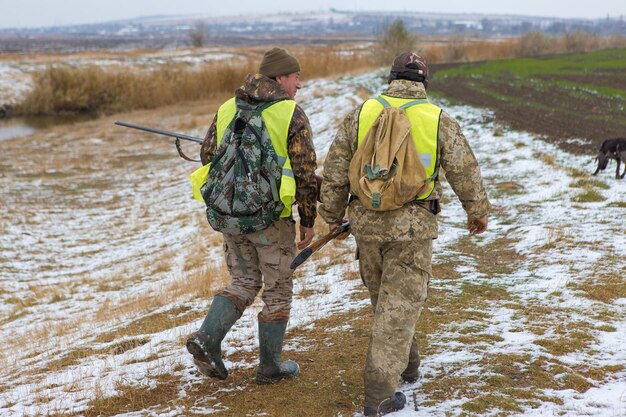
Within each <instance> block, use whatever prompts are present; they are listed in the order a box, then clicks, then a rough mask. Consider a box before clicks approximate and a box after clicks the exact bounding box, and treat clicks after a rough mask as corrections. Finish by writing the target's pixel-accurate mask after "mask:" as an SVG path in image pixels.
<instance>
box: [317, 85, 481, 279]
mask: <svg viewBox="0 0 626 417" xmlns="http://www.w3.org/2000/svg"><path fill="white" fill-rule="evenodd" d="M384 94H385V95H388V96H393V97H401V98H411V99H424V98H426V90H425V88H424V85H423V84H422V83H418V82H413V81H409V80H394V81H392V82H391V83H390V85H389V87H388V88H387V90H386V91H385V92H384ZM360 110H361V107H360V106H359V107H358V108H356V109H355V110H353V111H352V112H350V113H349V114H348V116H347V117H346V118H345V120H344V122H343V124H342V125H341V126H340V128H339V131H338V132H337V135H336V136H335V139H334V141H333V143H332V145H331V147H330V150H329V151H328V155H327V156H326V161H325V162H324V182H323V183H322V189H321V201H322V204H321V205H320V208H319V211H320V215H321V216H322V217H323V218H324V220H325V221H326V222H327V223H329V224H333V223H340V222H341V221H342V219H344V217H345V214H346V208H347V207H348V195H349V192H350V182H349V180H348V169H349V167H350V161H351V160H352V156H353V155H354V153H355V151H356V149H357V129H358V126H357V125H358V120H359V112H360ZM437 159H438V161H439V164H440V172H441V171H444V172H445V178H446V179H447V181H448V182H449V183H450V186H451V187H452V189H453V190H454V192H455V194H456V195H457V196H458V198H459V200H460V201H461V204H462V205H463V208H464V209H465V211H466V212H467V215H468V216H472V217H482V216H486V215H487V214H488V212H489V210H490V204H489V200H488V199H487V194H486V192H485V189H484V187H483V184H482V178H481V175H480V169H479V167H478V163H477V161H476V158H475V157H474V154H473V152H472V150H471V149H470V147H469V145H468V143H467V140H466V139H465V136H463V133H462V132H461V128H460V126H459V124H458V123H457V122H456V121H455V120H454V119H453V118H452V117H451V116H450V115H448V114H447V113H446V112H442V114H441V118H440V121H439V150H438V158H437ZM440 175H441V174H440ZM442 195H443V191H442V187H441V184H440V183H439V180H436V182H435V189H434V190H433V192H432V194H431V195H430V197H428V200H440V199H441V197H442ZM349 211H350V224H351V228H352V233H353V234H354V235H355V236H362V237H363V238H364V239H367V240H377V241H380V242H382V241H393V240H395V241H397V240H404V241H410V240H415V239H422V238H430V239H435V238H436V237H437V233H438V229H437V220H436V217H435V216H434V215H433V214H432V213H430V212H429V211H428V210H427V209H425V208H424V207H423V206H421V205H417V204H407V205H406V206H404V207H402V208H400V209H398V210H394V211H391V212H389V211H386V212H377V211H372V210H367V209H365V208H364V207H363V205H362V204H361V203H360V202H359V201H358V200H354V201H353V202H352V203H351V204H350V208H349ZM429 264H430V262H429ZM424 266H426V265H424ZM424 269H425V270H426V271H428V272H430V265H428V267H425V268H424Z"/></svg>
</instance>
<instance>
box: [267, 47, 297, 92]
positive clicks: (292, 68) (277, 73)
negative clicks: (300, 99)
mask: <svg viewBox="0 0 626 417" xmlns="http://www.w3.org/2000/svg"><path fill="white" fill-rule="evenodd" d="M259 73H261V74H263V75H265V76H266V77H269V78H273V79H274V80H276V82H277V83H278V84H280V86H281V87H283V89H284V90H285V91H286V92H287V94H288V95H289V97H291V99H292V100H293V99H294V98H295V97H296V92H297V91H298V90H299V89H300V87H301V86H302V84H301V83H300V63H299V62H298V60H297V59H296V58H294V57H293V56H292V55H290V54H289V53H288V52H287V51H285V50H284V49H281V48H273V49H270V50H269V51H267V52H265V54H264V55H263V60H262V61H261V65H260V66H259Z"/></svg>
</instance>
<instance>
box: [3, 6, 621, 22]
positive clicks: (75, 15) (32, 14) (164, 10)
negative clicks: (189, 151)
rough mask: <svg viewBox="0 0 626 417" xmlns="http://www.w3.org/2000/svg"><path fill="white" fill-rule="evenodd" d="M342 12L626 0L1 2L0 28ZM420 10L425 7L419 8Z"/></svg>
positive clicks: (550, 9)
mask: <svg viewBox="0 0 626 417" xmlns="http://www.w3.org/2000/svg"><path fill="white" fill-rule="evenodd" d="M330 7H335V8H338V9H344V10H369V11H376V10H396V11H401V10H407V11H424V12H444V13H492V14H517V15H530V16H555V17H581V18H598V17H606V16H607V14H608V15H610V16H612V17H619V16H621V15H626V1H624V0H594V1H591V2H586V1H572V0H523V1H522V0H510V1H494V0H471V1H468V0H439V1H436V2H431V1H428V2H419V1H415V0H394V1H386V2H385V1H380V0H330V1H327V0H321V1H306V0H305V1H295V0H291V1H285V0H262V1H259V0H234V1H218V0H204V1H202V0H0V28H14V27H36V26H56V25H70V24H77V23H94V22H102V21H107V20H117V19H127V18H133V17H140V16H154V15H193V14H198V15H204V16H233V15H249V14H259V13H263V14H265V13H275V12H293V11H311V10H314V11H319V10H328V9H329V8H330ZM422 7H423V8H422Z"/></svg>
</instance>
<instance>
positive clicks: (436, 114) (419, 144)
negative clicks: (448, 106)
mask: <svg viewBox="0 0 626 417" xmlns="http://www.w3.org/2000/svg"><path fill="white" fill-rule="evenodd" d="M381 99H382V100H381ZM383 103H388V104H389V105H390V106H392V107H402V106H406V105H409V104H414V105H411V106H410V107H407V108H405V112H406V115H407V117H408V119H409V121H410V122H411V137H413V143H414V144H415V147H416V148H417V153H418V155H419V157H420V160H421V161H422V164H424V168H426V177H427V178H429V179H430V184H429V188H428V190H427V191H426V192H425V193H424V194H422V195H419V196H418V197H417V199H418V200H424V199H426V198H428V197H429V196H430V195H431V194H432V192H433V189H434V188H435V179H436V177H437V173H438V166H439V164H438V161H437V148H438V142H439V118H440V116H441V108H439V107H437V106H435V105H434V104H432V103H430V102H429V101H428V100H427V99H414V98H399V97H391V96H387V95H384V94H381V95H380V96H379V97H377V98H373V99H369V100H367V101H366V102H365V103H363V106H361V112H360V113H359V121H358V137H357V146H358V145H360V144H361V142H362V141H363V139H364V138H365V135H367V132H368V131H369V130H370V129H371V127H372V125H373V124H374V122H375V121H376V119H378V116H380V113H382V111H383V109H384V108H385V104H383Z"/></svg>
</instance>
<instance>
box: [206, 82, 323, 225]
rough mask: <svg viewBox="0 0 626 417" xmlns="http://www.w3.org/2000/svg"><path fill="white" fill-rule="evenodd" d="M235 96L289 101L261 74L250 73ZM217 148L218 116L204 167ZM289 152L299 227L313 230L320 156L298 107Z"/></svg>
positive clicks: (308, 126)
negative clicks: (316, 173) (316, 172)
mask: <svg viewBox="0 0 626 417" xmlns="http://www.w3.org/2000/svg"><path fill="white" fill-rule="evenodd" d="M235 95H236V96H237V97H238V98H242V99H244V100H246V101H248V102H251V103H255V102H266V101H275V100H282V99H289V96H288V95H287V93H286V92H285V90H284V89H283V88H282V87H281V86H280V85H279V84H277V83H276V82H275V81H274V80H272V79H270V78H267V77H265V76H263V75H261V74H248V75H247V76H246V78H245V79H244V83H243V85H242V86H241V87H239V88H238V89H237V90H236V91H235ZM216 145H217V114H216V115H215V117H214V118H213V123H211V127H210V128H209V131H208V132H207V134H206V136H205V138H204V142H203V143H202V148H201V150H200V159H201V160H202V164H203V165H206V164H207V163H209V162H211V160H212V159H213V157H214V156H215V151H216ZM287 152H288V154H289V159H290V160H291V167H292V169H293V175H294V178H295V180H296V202H297V203H298V214H299V215H300V224H301V225H302V226H305V227H313V224H314V223H315V217H316V215H317V183H316V182H315V177H314V175H315V169H316V168H317V156H316V155H315V148H314V146H313V139H312V137H311V126H310V124H309V119H308V118H307V116H306V114H304V110H302V108H301V107H300V106H298V105H296V108H295V110H294V112H293V116H292V118H291V124H290V126H289V132H288V138H287Z"/></svg>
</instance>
